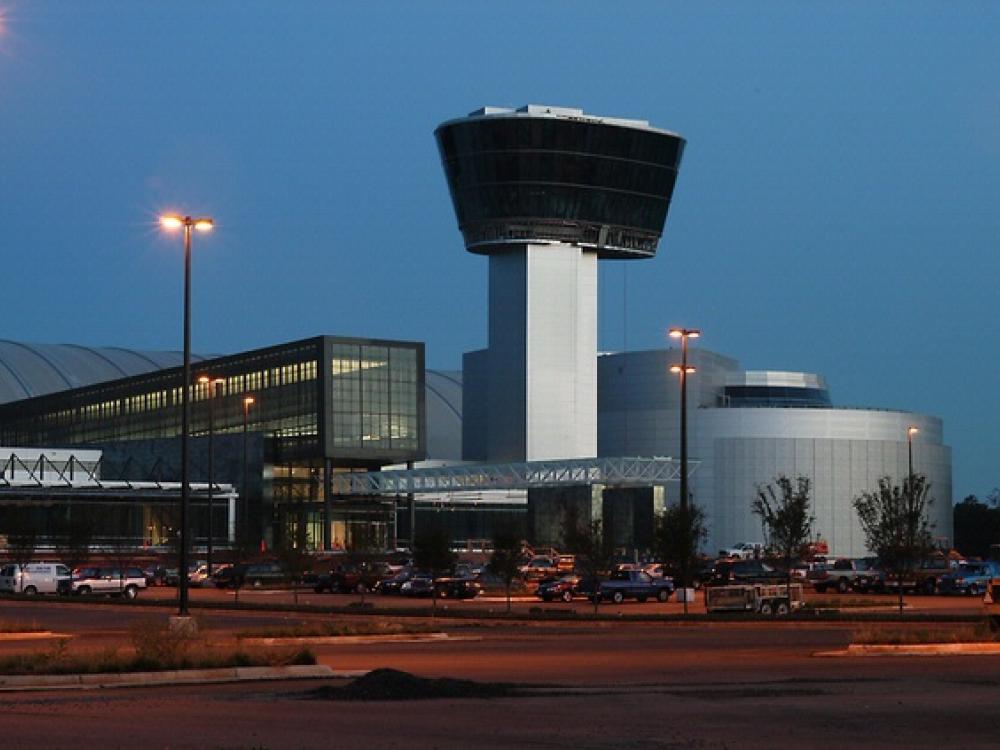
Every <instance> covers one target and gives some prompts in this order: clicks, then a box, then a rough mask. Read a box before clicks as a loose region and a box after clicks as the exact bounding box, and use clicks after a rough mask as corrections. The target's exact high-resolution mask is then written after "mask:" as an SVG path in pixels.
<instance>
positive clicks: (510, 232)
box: [435, 105, 684, 258]
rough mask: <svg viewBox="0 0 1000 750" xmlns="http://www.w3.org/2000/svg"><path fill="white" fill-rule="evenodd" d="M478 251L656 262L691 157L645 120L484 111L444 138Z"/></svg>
mask: <svg viewBox="0 0 1000 750" xmlns="http://www.w3.org/2000/svg"><path fill="white" fill-rule="evenodd" d="M435 135H436V136H437V142H438V148H439V150H440V152H441V160H442V162H443V163H444V170H445V175H446V176H447V179H448V187H449V188H450V190H451V197H452V201H453V203H454V206H455V214H456V215H457V217H458V227H459V229H460V230H461V231H462V234H463V236H464V237H465V246H466V248H467V249H468V250H469V251H470V252H474V253H482V254H490V253H494V252H502V251H503V250H504V246H505V245H508V244H523V243H525V242H562V243H571V244H574V245H577V246H578V247H581V248H588V249H592V250H596V251H597V254H598V257H600V258H649V257H652V256H653V255H654V254H655V253H656V246H657V244H658V243H659V240H660V235H661V234H662V233H663V226H664V223H665V222H666V219H667V211H668V209H669V207H670V198H671V196H672V195H673V192H674V182H675V181H676V179H677V170H678V168H679V167H680V161H681V154H682V153H683V151H684V139H683V138H681V137H680V136H678V135H676V134H674V133H670V132H667V131H665V130H657V129H655V128H652V127H650V125H649V123H647V122H645V121H644V120H622V119H612V118H607V117H591V116H589V115H585V114H584V113H583V111H582V110H579V109H565V108H558V107H544V106H537V105H528V106H526V107H521V108H520V109H517V110H513V109H501V108H497V107H484V108H483V109H480V110H478V111H476V112H473V113H472V114H470V115H469V116H468V117H464V118H461V119H458V120H450V121H448V122H446V123H444V124H443V125H441V126H440V127H439V128H438V129H437V130H436V131H435Z"/></svg>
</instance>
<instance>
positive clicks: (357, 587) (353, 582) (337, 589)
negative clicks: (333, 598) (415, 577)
mask: <svg viewBox="0 0 1000 750" xmlns="http://www.w3.org/2000/svg"><path fill="white" fill-rule="evenodd" d="M389 575H390V573H389V569H388V566H387V565H386V564H385V563H361V564H360V565H350V564H347V565H338V566H337V567H335V568H333V570H331V571H330V572H329V573H320V574H319V575H318V576H316V577H315V579H313V580H311V581H310V583H311V584H312V587H313V591H315V592H316V593H317V594H321V593H322V592H324V591H329V592H330V593H331V594H350V593H358V594H364V593H367V592H369V591H373V590H374V589H375V587H376V585H377V584H378V582H379V581H381V580H382V579H383V578H387V577H389Z"/></svg>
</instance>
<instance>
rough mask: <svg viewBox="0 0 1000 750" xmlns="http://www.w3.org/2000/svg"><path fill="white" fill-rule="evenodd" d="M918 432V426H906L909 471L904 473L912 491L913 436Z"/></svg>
mask: <svg viewBox="0 0 1000 750" xmlns="http://www.w3.org/2000/svg"><path fill="white" fill-rule="evenodd" d="M918 432H920V428H919V427H914V426H913V425H910V426H909V427H907V428H906V450H907V454H908V457H909V473H908V474H907V475H906V476H907V478H908V479H909V480H910V491H911V492H912V491H913V436H914V435H916V434H917V433H918Z"/></svg>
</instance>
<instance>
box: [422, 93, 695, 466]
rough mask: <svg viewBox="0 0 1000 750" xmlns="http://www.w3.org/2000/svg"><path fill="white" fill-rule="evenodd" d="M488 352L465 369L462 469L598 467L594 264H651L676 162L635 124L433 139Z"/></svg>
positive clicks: (514, 124)
mask: <svg viewBox="0 0 1000 750" xmlns="http://www.w3.org/2000/svg"><path fill="white" fill-rule="evenodd" d="M434 134H435V136H436V138H437V143H438V148H439V150H440V152H441V160H442V162H443V163H444V170H445V175H446V177H447V180H448V187H449V189H450V191H451V197H452V202H453V203H454V206H455V214H456V216H457V217H458V227H459V229H460V230H461V232H462V236H463V237H464V239H465V248H466V249H467V250H468V251H469V252H472V253H479V254H482V255H488V256H489V264H490V273H489V345H488V348H487V349H484V350H480V351H475V352H468V353H466V354H465V356H464V357H463V363H462V365H463V380H464V383H463V438H462V439H463V445H462V453H463V458H464V459H465V460H468V461H490V462H494V461H536V460H543V459H555V458H587V457H593V456H596V455H597V261H598V260H599V259H618V260H631V259H642V258H652V257H653V256H654V255H655V254H656V247H657V245H658V243H659V241H660V235H661V234H662V233H663V227H664V223H665V222H666V219H667V211H668V209H669V207H670V198H671V195H672V194H673V190H674V182H675V181H676V179H677V170H678V168H679V167H680V161H681V154H682V153H683V151H684V139H683V138H681V137H680V136H678V135H676V134H674V133H670V132H667V131H665V130H659V129H657V128H653V127H651V126H650V125H649V123H648V122H645V121H643V120H623V119H618V118H610V117H594V116H591V115H587V114H584V112H583V111H582V110H579V109H566V108H562V107H547V106H538V105H528V106H526V107H521V108H520V109H516V110H515V109H504V108H499V107H485V108H483V109H481V110H478V111H476V112H473V113H472V114H470V115H469V116H468V117H463V118H459V119H456V120H449V121H448V122H445V123H444V124H442V125H441V126H439V127H438V128H437V130H436V131H435V133H434Z"/></svg>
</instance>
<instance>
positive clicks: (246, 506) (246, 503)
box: [236, 396, 255, 543]
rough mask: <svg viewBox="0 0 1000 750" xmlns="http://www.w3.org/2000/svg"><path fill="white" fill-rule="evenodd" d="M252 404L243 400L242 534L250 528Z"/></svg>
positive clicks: (250, 397)
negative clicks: (249, 436)
mask: <svg viewBox="0 0 1000 750" xmlns="http://www.w3.org/2000/svg"><path fill="white" fill-rule="evenodd" d="M254 403H255V399H254V397H253V396H246V397H245V398H244V399H243V486H242V487H240V495H242V500H243V502H242V503H240V505H242V506H243V524H242V526H243V530H244V533H247V532H249V530H250V527H249V526H248V525H247V524H248V522H249V520H250V519H249V518H247V516H248V515H249V513H250V496H249V494H248V493H247V484H248V483H249V476H250V473H249V469H248V464H247V425H248V423H249V416H250V407H251V406H253V405H254ZM236 524H237V528H239V526H240V519H239V518H237V519H236ZM237 541H238V543H242V542H244V541H246V540H245V539H243V540H237Z"/></svg>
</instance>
